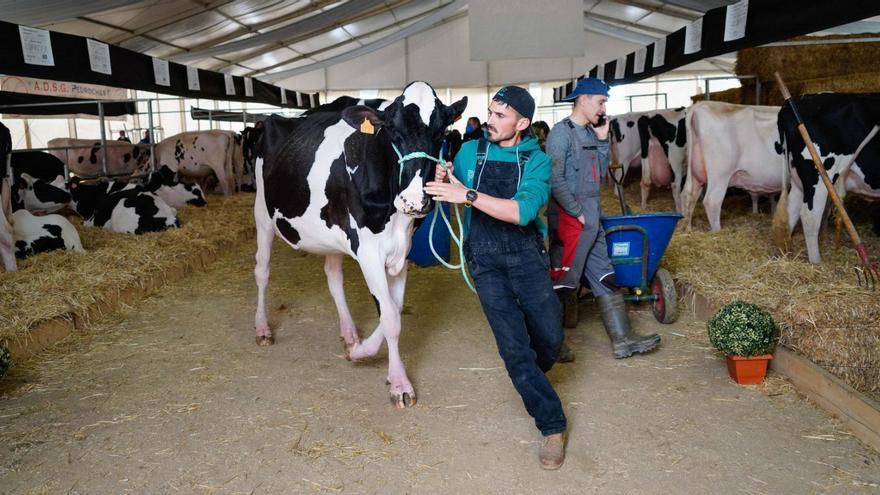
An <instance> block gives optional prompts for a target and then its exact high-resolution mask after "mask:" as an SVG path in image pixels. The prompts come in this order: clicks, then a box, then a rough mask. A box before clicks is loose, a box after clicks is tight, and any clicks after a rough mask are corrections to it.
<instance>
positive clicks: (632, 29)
mask: <svg viewBox="0 0 880 495" xmlns="http://www.w3.org/2000/svg"><path fill="white" fill-rule="evenodd" d="M733 1H734V0H666V1H659V0H585V1H584V3H583V11H584V30H585V40H586V45H585V56H584V57H583V58H582V59H564V60H554V61H553V63H551V62H550V61H542V62H541V65H542V72H541V73H539V74H535V73H534V71H528V70H526V71H525V72H524V74H525V75H524V76H523V77H526V76H529V77H530V78H531V79H530V80H531V81H539V80H544V81H559V80H565V79H569V78H571V77H576V76H578V75H580V74H583V72H584V71H585V70H586V69H587V68H589V67H592V66H593V65H594V64H595V63H600V62H605V61H607V60H610V59H613V58H615V57H619V56H622V55H625V54H627V53H629V52H631V51H632V50H633V49H634V48H633V47H634V46H636V45H644V44H646V43H650V42H652V41H653V40H655V39H657V38H660V37H663V36H666V35H668V34H669V33H671V32H674V31H676V30H678V29H680V28H682V27H683V26H685V25H686V24H688V23H689V22H690V21H692V20H694V19H697V18H698V17H700V16H701V15H702V14H703V13H704V12H705V11H706V10H709V9H711V8H715V7H719V6H723V5H728V4H730V3H733ZM466 3H467V2H466V1H464V0H237V1H232V0H203V1H199V2H193V1H190V0H82V1H80V2H76V3H73V2H69V1H66V0H44V1H42V2H20V1H15V0H0V11H2V12H3V18H4V20H7V21H11V22H16V23H20V24H26V25H31V26H38V27H43V28H46V29H50V30H53V31H61V32H67V33H71V34H78V35H82V36H89V37H93V38H95V39H98V40H101V41H104V42H107V43H111V44H116V45H120V46H122V47H124V48H128V49H131V50H134V51H138V52H141V53H144V54H148V55H151V56H155V57H160V58H166V59H169V60H173V61H178V62H181V63H186V64H191V65H195V66H198V67H200V68H204V69H211V70H217V71H222V72H229V73H232V74H234V75H246V76H251V77H257V78H260V79H264V80H266V81H273V80H274V81H278V84H281V85H283V86H286V87H289V88H292V89H297V90H321V89H353V88H384V87H400V86H402V85H403V84H405V82H406V79H417V78H423V79H427V80H429V81H432V83H434V80H433V79H432V78H430V77H428V76H431V75H432V74H431V71H430V70H426V72H425V73H422V71H421V69H419V67H420V64H419V62H420V60H419V58H424V57H425V56H428V55H431V56H434V57H436V56H437V55H438V54H440V55H441V56H442V55H443V54H446V55H447V56H448V57H449V58H450V60H449V61H446V62H442V63H445V64H446V65H447V67H446V69H447V70H446V71H445V72H447V73H451V75H448V76H444V77H443V78H442V79H444V80H443V81H442V83H434V84H435V86H441V87H442V86H451V87H458V86H461V87H466V86H480V85H497V84H504V83H507V82H530V81H529V80H525V81H515V80H510V76H511V74H513V73H516V72H517V70H516V69H517V68H518V67H520V66H522V65H523V64H526V63H533V62H534V61H531V62H523V61H497V62H496V61H492V62H472V61H470V60H469V50H468V49H467V44H466V42H465V43H464V45H463V46H462V44H461V43H456V42H455V38H454V37H458V38H461V37H464V38H467V7H466ZM432 16H433V17H432ZM427 21H430V22H427ZM419 22H422V24H425V23H426V22H427V24H428V27H427V28H419V25H417V23H419ZM462 26H464V28H463V29H462ZM407 27H410V28H411V29H410V30H411V31H415V32H414V33H412V34H410V35H409V36H408V39H407V40H406V41H405V42H404V41H398V42H395V43H388V44H387V46H385V47H383V48H381V49H380V50H378V52H377V53H379V54H380V55H376V54H372V53H370V54H367V53H365V54H363V55H360V56H358V57H357V58H354V59H352V60H344V59H345V57H344V56H345V55H346V54H350V53H351V52H352V51H354V50H360V51H359V52H355V53H361V52H367V51H369V50H370V48H365V45H370V44H371V43H374V42H377V41H381V40H383V39H387V38H386V37H388V36H389V35H393V34H394V33H398V32H400V31H401V30H404V29H406V28H407ZM414 27H415V28H419V29H413V28H414ZM849 29H851V30H852V31H871V30H873V31H874V32H880V19H878V18H874V19H869V20H865V21H862V22H860V23H854V24H853V25H851V27H850V28H849ZM438 30H439V31H440V32H443V33H445V35H444V36H441V37H438V36H436V32H437V31H438ZM431 31H433V32H435V35H434V36H432V34H431ZM837 32H840V31H837ZM426 41H433V43H434V44H435V45H439V47H438V48H434V49H433V51H426V52H424V53H419V54H418V55H414V54H412V53H410V52H409V51H410V49H412V48H413V46H415V49H416V50H418V49H419V48H418V47H419V46H421V45H423V44H425V42H426ZM401 44H404V45H406V46H405V47H404V49H403V53H402V54H401V53H400V52H401V48H400V47H399V46H398V45H401ZM445 44H448V45H449V46H448V47H445V46H444V45H445ZM462 48H464V49H462ZM382 53H384V54H385V55H384V56H383V55H381V54H382ZM401 55H403V58H404V59H405V60H404V64H403V65H404V67H403V68H402V70H401V68H400V67H398V66H397V65H394V62H393V59H394V58H400V56H401ZM340 56H343V57H340ZM336 57H340V58H341V59H342V60H344V61H341V62H339V63H337V60H340V59H339V58H336ZM349 58H350V57H349ZM321 62H323V65H325V66H331V67H332V68H327V69H325V68H324V67H322V66H315V69H314V70H312V66H313V65H314V64H318V63H321ZM382 64H388V68H387V70H384V72H385V74H384V77H380V76H381V75H376V74H370V75H367V74H364V70H363V69H364V67H373V68H378V69H381V68H382ZM475 64H476V65H475ZM339 66H347V68H346V67H343V68H340V67H339ZM450 66H451V67H450ZM300 67H305V69H300V70H298V71H293V69H297V68H300ZM732 67H733V56H732V54H731V55H727V56H720V57H716V58H713V59H708V60H703V61H700V62H697V63H695V64H691V65H689V66H687V67H684V68H682V70H684V71H688V72H694V71H697V72H716V73H717V72H732ZM480 71H482V72H483V74H482V75H481V76H479V77H477V76H476V75H475V74H474V73H476V72H480ZM401 72H402V74H401ZM279 73H281V74H280V76H279ZM290 73H293V74H292V75H290V76H289V77H287V76H286V75H287V74H290ZM456 73H461V74H462V77H460V78H456V77H454V74H456ZM273 74H275V76H274V77H273ZM534 76H538V77H539V78H538V79H535V78H534ZM345 85H348V86H347V87H346V86H345Z"/></svg>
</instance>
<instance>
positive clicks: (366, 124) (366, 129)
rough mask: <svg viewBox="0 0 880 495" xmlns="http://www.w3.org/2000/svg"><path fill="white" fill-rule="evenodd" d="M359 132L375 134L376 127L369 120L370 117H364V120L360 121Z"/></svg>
mask: <svg viewBox="0 0 880 495" xmlns="http://www.w3.org/2000/svg"><path fill="white" fill-rule="evenodd" d="M361 132H362V133H364V134H375V132H376V128H375V127H373V123H372V122H370V119H368V118H366V117H364V121H363V122H362V123H361Z"/></svg>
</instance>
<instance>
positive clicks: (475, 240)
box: [465, 139, 566, 436]
mask: <svg viewBox="0 0 880 495" xmlns="http://www.w3.org/2000/svg"><path fill="white" fill-rule="evenodd" d="M488 147H489V142H488V141H486V140H485V139H481V140H480V143H479V145H478V147H477V168H476V170H475V172H474V186H473V188H474V189H475V190H477V192H479V193H480V194H486V195H489V196H493V197H496V198H504V199H508V198H513V196H514V194H516V191H517V189H518V187H519V181H520V179H521V177H522V170H523V167H524V164H525V163H526V162H527V161H528V154H527V153H523V154H522V155H520V156H519V163H511V162H500V161H494V160H488V161H487V155H488ZM465 257H466V259H467V263H468V268H469V269H470V272H471V276H472V277H473V279H474V284H475V286H476V289H477V295H478V296H479V298H480V304H481V305H482V306H483V312H484V313H485V314H486V319H487V320H488V321H489V326H490V327H491V328H492V333H493V334H494V335H495V343H496V344H497V346H498V353H499V354H500V355H501V359H502V360H504V365H505V367H506V368H507V374H508V375H509V376H510V379H511V381H512V382H513V386H514V387H515V388H516V390H517V392H519V395H520V397H522V400H523V404H524V405H525V407H526V410H527V411H528V413H529V414H530V415H531V416H532V417H533V418H534V419H535V426H537V427H538V429H539V430H540V431H541V434H543V435H544V436H547V435H552V434H554V433H561V432H563V431H565V428H566V421H565V414H564V413H563V411H562V404H561V402H560V400H559V396H558V395H556V391H555V390H553V386H552V385H551V384H550V381H549V380H547V377H546V376H545V374H544V373H546V372H547V371H549V370H550V368H551V367H552V366H553V364H554V363H555V362H556V357H557V355H558V353H559V348H560V346H561V345H562V326H561V322H560V307H559V299H558V298H557V297H556V294H555V293H554V292H553V285H552V283H551V281H550V277H549V275H548V274H549V268H550V260H549V258H548V256H547V251H546V250H545V249H544V241H543V239H542V236H541V233H540V232H539V231H538V228H537V227H536V226H535V224H534V222H532V223H530V224H529V225H527V226H525V227H523V226H520V225H515V224H512V223H508V222H504V221H501V220H498V219H495V218H492V217H491V216H489V215H487V214H485V213H483V212H482V211H480V210H478V209H476V208H474V209H473V211H472V212H471V221H470V229H469V234H468V238H467V241H466V244H465Z"/></svg>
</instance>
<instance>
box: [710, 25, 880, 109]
mask: <svg viewBox="0 0 880 495" xmlns="http://www.w3.org/2000/svg"><path fill="white" fill-rule="evenodd" d="M877 36H878V35H877V34H857V35H833V36H801V37H797V38H792V39H791V40H790V41H805V40H808V41H821V40H835V39H858V38H875V37H877ZM878 62H880V42H863V43H836V44H819V45H796V46H770V47H758V48H747V49H745V50H740V51H739V52H738V53H737V57H736V74H737V75H741V76H745V75H756V76H758V78H759V79H760V80H761V84H762V92H761V93H762V94H761V102H760V103H759V104H760V105H781V104H782V103H783V101H784V100H783V98H782V94H781V93H780V92H779V88H778V87H777V86H776V79H775V77H774V73H775V72H777V71H778V72H779V73H780V74H782V77H783V79H784V80H785V83H786V85H788V88H789V90H790V91H791V94H793V95H803V94H812V93H820V92H823V91H834V92H839V93H872V92H880V72H878V67H877V64H878ZM754 92H755V83H754V82H752V81H744V82H743V87H742V91H741V92H740V98H741V99H740V101H738V102H737V101H731V100H721V101H729V102H730V103H742V104H746V105H750V104H754V96H753V95H754ZM713 99H714V98H713Z"/></svg>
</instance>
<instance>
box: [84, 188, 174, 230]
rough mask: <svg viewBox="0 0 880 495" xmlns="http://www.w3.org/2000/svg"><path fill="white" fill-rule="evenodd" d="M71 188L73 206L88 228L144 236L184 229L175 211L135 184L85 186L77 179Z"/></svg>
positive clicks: (157, 197)
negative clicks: (177, 228) (147, 233)
mask: <svg viewBox="0 0 880 495" xmlns="http://www.w3.org/2000/svg"><path fill="white" fill-rule="evenodd" d="M68 188H69V189H70V195H71V197H72V200H71V204H72V205H73V207H74V210H76V212H77V213H78V214H79V215H80V216H81V217H82V218H83V220H84V221H83V225H85V226H87V227H102V228H104V229H107V230H111V231H113V232H119V233H125V234H143V233H146V232H159V231H162V230H165V229H168V228H170V227H179V226H180V223H179V222H178V220H177V210H176V209H175V208H173V207H171V206H168V204H167V203H165V202H164V201H162V198H160V197H159V196H157V195H155V194H153V193H150V192H145V191H143V190H141V189H140V187H139V186H136V185H134V184H125V183H120V182H112V181H111V182H105V183H99V184H85V183H81V182H80V181H79V180H77V179H74V180H72V181H71V182H70V184H69V185H68Z"/></svg>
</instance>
